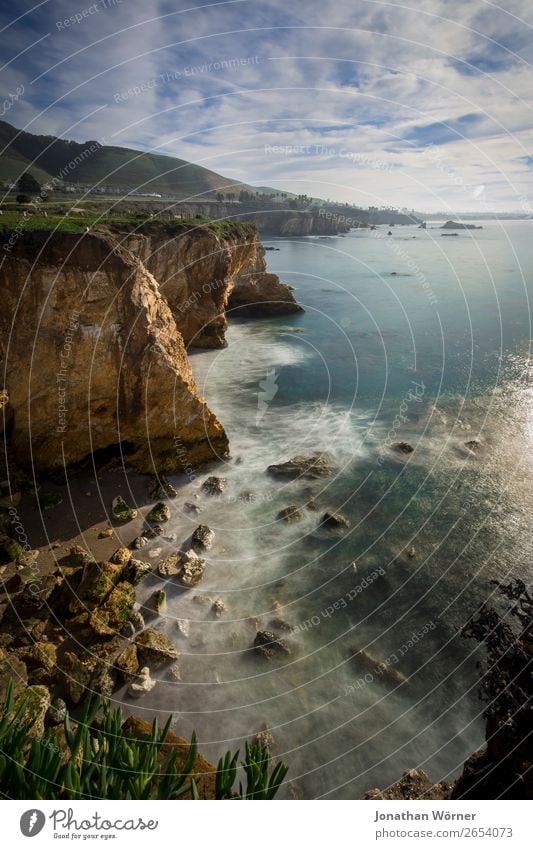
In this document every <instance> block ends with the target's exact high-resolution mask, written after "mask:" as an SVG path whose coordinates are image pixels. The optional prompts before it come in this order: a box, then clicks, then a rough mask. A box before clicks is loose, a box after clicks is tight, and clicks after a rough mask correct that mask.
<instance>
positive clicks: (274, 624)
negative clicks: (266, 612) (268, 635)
mask: <svg viewBox="0 0 533 849" xmlns="http://www.w3.org/2000/svg"><path fill="white" fill-rule="evenodd" d="M269 625H270V627H271V628H275V629H276V631H294V628H293V626H292V625H291V624H290V622H287V620H286V619H281V618H276V619H272V620H271V621H270V622H269Z"/></svg>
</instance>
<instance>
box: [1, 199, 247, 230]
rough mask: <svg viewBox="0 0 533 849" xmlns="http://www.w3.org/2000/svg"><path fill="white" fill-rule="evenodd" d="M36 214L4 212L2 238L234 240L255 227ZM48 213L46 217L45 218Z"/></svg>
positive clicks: (137, 217) (198, 221)
mask: <svg viewBox="0 0 533 849" xmlns="http://www.w3.org/2000/svg"><path fill="white" fill-rule="evenodd" d="M35 208H36V211H33V210H34V207H33V206H32V208H31V211H30V210H24V209H23V208H21V209H18V210H15V209H5V211H3V214H2V217H1V218H0V234H2V236H3V237H5V236H7V235H8V234H9V233H11V232H13V231H17V232H30V231H35V230H45V231H48V230H53V231H56V230H57V231H59V232H61V233H85V232H86V231H87V230H93V229H94V230H95V231H96V232H113V231H120V230H121V229H122V230H125V229H127V230H132V231H133V230H138V231H139V232H141V233H142V232H143V231H144V230H145V229H147V228H150V229H160V230H162V231H163V232H165V233H167V234H168V235H169V236H172V235H179V234H180V233H183V232H186V231H188V230H191V229H207V230H211V232H213V233H215V234H216V235H217V236H219V237H221V238H227V237H231V236H242V235H243V233H251V232H252V231H253V230H254V229H255V226H254V225H253V224H250V223H249V222H246V221H227V220H223V221H210V220H209V219H207V218H201V217H199V216H197V217H196V218H195V219H193V220H189V221H187V220H181V219H178V218H177V219H175V220H165V219H159V218H157V217H154V218H150V217H147V216H146V215H145V214H143V213H133V214H121V215H113V214H111V215H107V214H105V213H101V214H100V213H96V212H95V213H90V212H88V213H87V214H82V213H71V214H70V215H65V214H59V213H58V212H52V211H50V212H48V211H46V210H45V209H42V210H40V208H39V205H37V204H35ZM45 212H46V214H45Z"/></svg>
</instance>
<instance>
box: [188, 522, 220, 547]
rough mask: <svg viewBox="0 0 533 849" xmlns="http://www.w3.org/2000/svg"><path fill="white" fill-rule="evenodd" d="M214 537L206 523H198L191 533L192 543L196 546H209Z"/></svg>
mask: <svg viewBox="0 0 533 849" xmlns="http://www.w3.org/2000/svg"><path fill="white" fill-rule="evenodd" d="M214 539H215V532H214V531H212V530H211V528H208V527H207V525H198V527H197V528H196V530H195V532H194V533H193V535H192V544H193V545H194V546H196V547H197V548H211V546H212V545H213V541H214Z"/></svg>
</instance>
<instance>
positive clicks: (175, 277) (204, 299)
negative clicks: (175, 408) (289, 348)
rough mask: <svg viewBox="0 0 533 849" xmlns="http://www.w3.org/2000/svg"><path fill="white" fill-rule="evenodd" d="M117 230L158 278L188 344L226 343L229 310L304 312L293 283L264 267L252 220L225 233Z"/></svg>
mask: <svg viewBox="0 0 533 849" xmlns="http://www.w3.org/2000/svg"><path fill="white" fill-rule="evenodd" d="M117 235H118V236H119V238H120V240H121V242H122V244H123V245H125V246H126V247H127V248H128V249H129V250H130V251H132V252H133V253H134V254H135V255H136V256H138V257H139V258H140V259H141V260H142V262H143V264H144V265H145V266H146V268H148V269H149V271H150V272H151V273H152V274H153V275H154V277H155V278H156V279H157V281H158V282H159V285H160V289H161V292H162V293H163V295H164V296H165V298H166V300H167V302H168V304H169V306H170V308H171V310H172V314H173V316H174V319H175V321H176V324H177V326H178V329H179V331H180V333H181V334H182V336H183V339H184V341H185V344H186V345H187V346H188V347H192V348H221V347H223V346H224V345H225V332H226V328H227V323H228V320H227V316H226V312H227V311H228V310H229V311H230V314H231V313H232V312H235V311H236V310H238V311H239V314H246V315H248V316H249V317H254V318H255V317H262V316H268V315H283V314H288V313H294V312H301V311H302V308H301V307H300V306H299V305H298V304H297V303H296V301H295V300H294V296H293V294H292V291H291V289H290V287H289V286H287V285H285V284H284V283H280V281H279V279H278V277H277V276H276V275H275V274H268V273H267V272H266V262H265V249H264V248H263V245H262V244H261V242H260V240H259V235H258V232H257V228H256V227H255V226H254V225H253V224H245V223H242V222H239V223H235V224H233V225H229V226H228V227H227V228H225V229H224V228H223V229H222V231H221V232H217V229H216V227H214V228H211V227H206V226H198V227H192V226H191V227H182V228H178V229H177V230H176V228H172V226H171V225H169V226H168V227H165V226H161V225H144V226H142V227H141V228H139V229H138V230H136V231H135V232H124V231H121V232H120V234H117Z"/></svg>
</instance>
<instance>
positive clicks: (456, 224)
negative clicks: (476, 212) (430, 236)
mask: <svg viewBox="0 0 533 849" xmlns="http://www.w3.org/2000/svg"><path fill="white" fill-rule="evenodd" d="M441 230H483V227H482V226H481V224H464V223H463V222H462V221H446V223H445V224H443V225H442V227H441Z"/></svg>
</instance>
